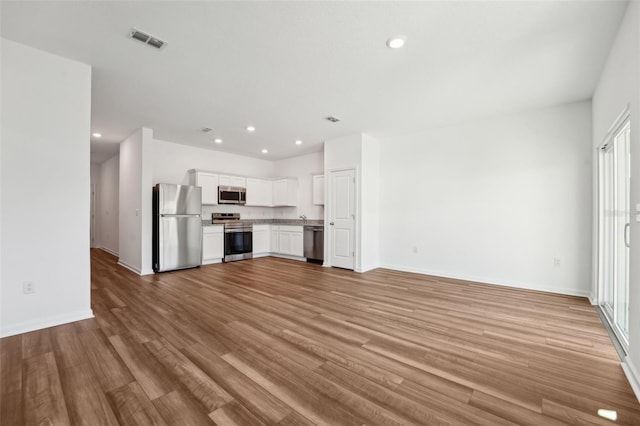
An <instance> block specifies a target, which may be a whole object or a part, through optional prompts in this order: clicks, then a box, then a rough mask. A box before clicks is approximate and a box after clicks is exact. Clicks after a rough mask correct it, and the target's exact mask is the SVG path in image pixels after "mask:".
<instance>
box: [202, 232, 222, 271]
mask: <svg viewBox="0 0 640 426" xmlns="http://www.w3.org/2000/svg"><path fill="white" fill-rule="evenodd" d="M223 257H224V227H223V226H222V225H212V226H205V227H203V228H202V264H203V265H206V264H209V263H214V262H217V261H220V260H221V259H222V258H223Z"/></svg>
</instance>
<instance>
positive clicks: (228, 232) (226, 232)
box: [224, 228, 251, 234]
mask: <svg viewBox="0 0 640 426" xmlns="http://www.w3.org/2000/svg"><path fill="white" fill-rule="evenodd" d="M237 232H251V228H249V229H247V228H245V229H242V228H238V229H225V230H224V233H225V234H231V233H237Z"/></svg>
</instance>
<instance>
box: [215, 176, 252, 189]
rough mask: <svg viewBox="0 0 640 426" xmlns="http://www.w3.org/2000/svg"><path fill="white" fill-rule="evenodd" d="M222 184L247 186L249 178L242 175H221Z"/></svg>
mask: <svg viewBox="0 0 640 426" xmlns="http://www.w3.org/2000/svg"><path fill="white" fill-rule="evenodd" d="M218 185H220V186H239V187H240V188H246V187H247V179H246V178H243V177H242V176H227V175H220V183H219V184H218Z"/></svg>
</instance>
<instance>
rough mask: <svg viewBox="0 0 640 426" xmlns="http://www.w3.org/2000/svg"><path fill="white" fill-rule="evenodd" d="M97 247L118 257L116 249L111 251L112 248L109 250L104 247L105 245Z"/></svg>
mask: <svg viewBox="0 0 640 426" xmlns="http://www.w3.org/2000/svg"><path fill="white" fill-rule="evenodd" d="M98 248H99V249H100V250H104V251H106V252H107V253H109V254H112V255H114V256H115V257H118V256H119V254H118V252H117V251H113V250H111V249H109V248H106V247H98Z"/></svg>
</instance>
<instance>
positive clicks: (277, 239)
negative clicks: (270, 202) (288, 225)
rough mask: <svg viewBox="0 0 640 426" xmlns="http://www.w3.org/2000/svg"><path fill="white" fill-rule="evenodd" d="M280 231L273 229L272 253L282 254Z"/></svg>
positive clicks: (276, 228)
mask: <svg viewBox="0 0 640 426" xmlns="http://www.w3.org/2000/svg"><path fill="white" fill-rule="evenodd" d="M279 243H280V231H278V227H272V228H271V253H280V244H279Z"/></svg>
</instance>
